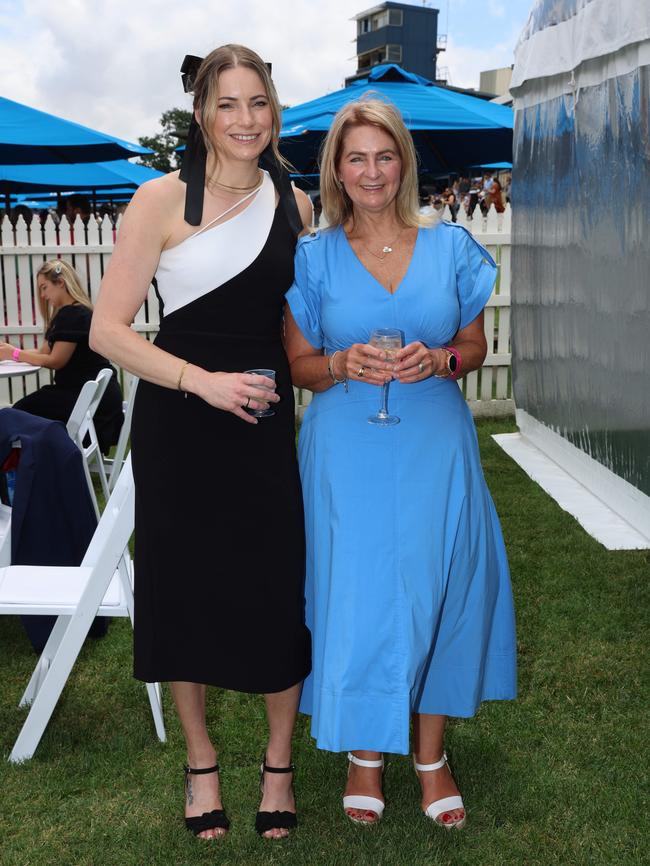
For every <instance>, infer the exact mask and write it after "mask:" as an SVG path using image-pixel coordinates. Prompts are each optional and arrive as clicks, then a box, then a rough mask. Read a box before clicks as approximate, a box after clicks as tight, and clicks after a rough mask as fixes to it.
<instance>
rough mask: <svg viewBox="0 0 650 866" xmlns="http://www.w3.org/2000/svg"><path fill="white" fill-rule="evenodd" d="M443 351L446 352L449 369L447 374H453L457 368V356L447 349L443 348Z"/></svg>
mask: <svg viewBox="0 0 650 866" xmlns="http://www.w3.org/2000/svg"><path fill="white" fill-rule="evenodd" d="M445 352H446V353H447V369H448V370H449V375H450V376H453V375H454V373H455V372H456V370H457V369H458V358H457V357H456V356H455V355H454V353H453V352H450V351H449V349H445Z"/></svg>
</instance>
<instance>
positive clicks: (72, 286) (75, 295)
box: [36, 259, 93, 331]
mask: <svg viewBox="0 0 650 866" xmlns="http://www.w3.org/2000/svg"><path fill="white" fill-rule="evenodd" d="M38 277H45V279H46V280H49V282H50V283H62V284H63V287H64V289H65V290H66V292H67V293H68V294H69V295H70V297H71V298H72V300H73V301H75V302H76V303H77V304H83V306H84V307H88V309H89V310H92V308H93V305H92V304H91V302H90V298H89V297H88V295H87V294H86V292H85V291H84V290H83V287H82V285H81V281H80V279H79V275H78V274H77V272H76V271H75V269H74V268H73V267H72V265H69V264H68V263H67V262H64V261H63V259H52V260H51V261H49V262H44V263H43V264H42V265H41V266H40V268H39V269H38V271H36V278H37V279H38ZM38 306H39V308H40V311H41V315H42V316H43V321H44V322H45V330H46V331H47V329H48V328H49V326H50V322H51V321H52V318H53V315H52V314H53V310H52V307H51V306H50V304H48V302H47V301H46V300H45V298H43V297H41V294H40V292H39V295H38Z"/></svg>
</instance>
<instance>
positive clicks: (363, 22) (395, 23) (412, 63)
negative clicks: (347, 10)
mask: <svg viewBox="0 0 650 866" xmlns="http://www.w3.org/2000/svg"><path fill="white" fill-rule="evenodd" d="M353 20H355V21H356V22H357V71H356V73H355V74H354V75H351V76H349V77H348V78H346V79H345V84H346V86H347V85H348V84H350V83H351V82H352V81H356V80H357V79H358V78H364V77H365V76H366V75H367V74H368V73H369V72H370V70H371V69H372V67H373V66H379V65H380V64H382V63H397V64H399V65H400V66H401V67H403V68H404V69H406V70H408V71H409V72H416V73H417V74H418V75H422V76H424V77H425V78H428V79H430V80H431V81H435V80H436V60H437V55H438V52H439V51H442V50H444V41H443V40H440V44H439V40H438V10H437V9H433V8H431V7H429V6H411V5H409V4H406V3H392V2H390V0H389V2H385V3H381V4H379V5H378V6H373V7H372V8H371V9H366V11H365V12H360V13H359V14H358V15H355V16H354V19H353Z"/></svg>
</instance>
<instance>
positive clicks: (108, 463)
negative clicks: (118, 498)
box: [104, 372, 140, 490]
mask: <svg viewBox="0 0 650 866" xmlns="http://www.w3.org/2000/svg"><path fill="white" fill-rule="evenodd" d="M127 376H128V377H130V386H129V388H128V392H127V393H128V395H129V396H128V399H127V400H125V401H124V403H123V404H122V410H123V412H124V422H123V424H122V429H121V430H120V436H119V439H118V440H117V445H116V446H115V453H114V454H113V457H112V458H108V459H105V460H104V466H105V468H106V470H107V471H109V475H108V489H109V490H112V489H113V488H114V487H115V482H116V481H117V478H118V476H119V474H120V471H121V469H122V464H123V463H124V458H125V456H126V448H127V445H128V444H129V436H130V435H131V419H132V417H133V404H134V402H135V392H136V391H137V390H138V382H139V381H140V380H139V379H138V377H137V376H133V375H132V374H130V373H128V374H127V373H126V372H125V381H124V387H125V392H126V391H127V388H126V381H127Z"/></svg>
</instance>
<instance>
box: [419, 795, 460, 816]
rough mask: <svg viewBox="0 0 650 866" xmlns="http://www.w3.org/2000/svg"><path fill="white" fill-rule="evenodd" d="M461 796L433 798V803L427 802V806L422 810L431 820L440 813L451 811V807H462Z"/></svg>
mask: <svg viewBox="0 0 650 866" xmlns="http://www.w3.org/2000/svg"><path fill="white" fill-rule="evenodd" d="M464 808H465V806H464V805H463V798H462V797H459V796H455V797H445V798H444V799H442V800H434V802H433V803H429V805H428V806H427V808H426V809H425V810H424V814H425V815H426V816H427V817H428V818H431V819H432V820H433V821H435V820H436V818H437V817H438V816H439V815H442V813H443V812H451V810H452V809H464Z"/></svg>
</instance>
